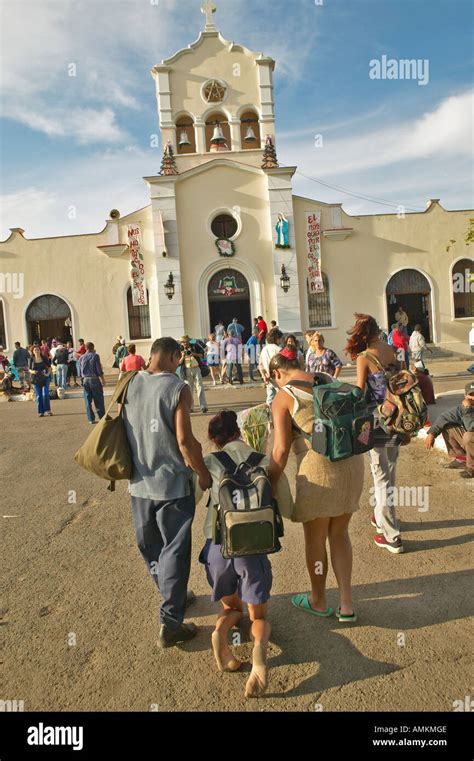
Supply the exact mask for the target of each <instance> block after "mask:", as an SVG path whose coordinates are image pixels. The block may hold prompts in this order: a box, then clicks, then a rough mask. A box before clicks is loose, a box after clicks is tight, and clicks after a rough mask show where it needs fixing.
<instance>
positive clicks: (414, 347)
mask: <svg viewBox="0 0 474 761" xmlns="http://www.w3.org/2000/svg"><path fill="white" fill-rule="evenodd" d="M409 349H410V354H411V355H412V359H413V362H423V354H424V353H425V351H429V353H430V354H433V352H432V350H431V349H430V347H429V346H427V345H426V341H425V338H424V336H423V334H422V332H421V325H415V329H414V331H413V333H412V334H411V336H410V343H409Z"/></svg>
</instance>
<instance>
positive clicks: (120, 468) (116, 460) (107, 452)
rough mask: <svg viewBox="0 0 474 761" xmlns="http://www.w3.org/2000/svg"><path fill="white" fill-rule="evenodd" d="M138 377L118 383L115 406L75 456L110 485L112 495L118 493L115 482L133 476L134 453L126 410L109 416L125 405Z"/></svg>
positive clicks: (86, 468) (78, 461)
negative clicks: (124, 413) (130, 386)
mask: <svg viewBox="0 0 474 761" xmlns="http://www.w3.org/2000/svg"><path fill="white" fill-rule="evenodd" d="M136 374H137V373H136V372H131V373H125V374H124V375H123V376H122V377H121V378H120V380H119V381H118V382H117V385H116V387H115V391H114V394H113V396H112V402H111V404H110V406H109V408H108V409H107V412H106V413H105V416H104V417H103V418H101V420H99V422H98V423H97V425H95V426H94V428H93V430H92V431H91V432H90V434H89V436H88V437H87V439H86V440H85V442H84V444H83V445H82V447H81V448H80V449H78V450H77V452H76V454H75V455H74V459H75V461H76V462H77V463H78V465H80V466H81V468H84V470H88V471H89V473H94V475H96V476H99V478H104V479H105V480H106V481H110V483H109V486H108V487H107V488H108V489H109V491H115V481H124V480H128V479H129V478H130V477H131V474H132V453H131V450H130V445H129V443H128V439H127V435H126V432H125V425H124V422H123V418H122V409H123V408H121V409H120V412H119V413H118V415H117V416H116V417H114V418H113V417H110V415H109V412H110V410H111V409H112V407H113V405H114V404H115V403H116V402H118V403H119V404H124V402H125V399H126V397H127V390H128V385H129V383H130V381H131V380H132V379H133V378H134V377H135V375H136Z"/></svg>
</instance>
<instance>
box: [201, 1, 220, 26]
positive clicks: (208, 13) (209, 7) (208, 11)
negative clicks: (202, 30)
mask: <svg viewBox="0 0 474 761" xmlns="http://www.w3.org/2000/svg"><path fill="white" fill-rule="evenodd" d="M216 10H217V8H216V6H215V4H214V3H213V2H212V0H206V2H205V3H203V4H202V6H201V13H203V14H204V16H205V17H206V30H207V31H209V30H210V29H215V28H216V27H215V25H214V20H213V18H212V16H213V14H214V13H215V12H216Z"/></svg>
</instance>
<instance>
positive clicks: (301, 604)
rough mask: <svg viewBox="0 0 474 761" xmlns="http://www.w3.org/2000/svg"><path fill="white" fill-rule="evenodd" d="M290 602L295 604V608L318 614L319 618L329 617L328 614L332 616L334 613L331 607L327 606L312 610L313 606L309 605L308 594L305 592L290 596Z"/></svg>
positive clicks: (314, 614)
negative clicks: (322, 608)
mask: <svg viewBox="0 0 474 761" xmlns="http://www.w3.org/2000/svg"><path fill="white" fill-rule="evenodd" d="M291 604H292V605H294V606H295V608H299V610H304V611H305V612H306V613H311V615H313V616H319V618H329V616H332V614H333V613H334V610H333V609H332V608H327V609H326V610H324V611H322V610H314V608H312V607H311V605H310V602H309V595H308V594H306V592H305V593H303V594H299V595H295V596H294V597H292V598H291Z"/></svg>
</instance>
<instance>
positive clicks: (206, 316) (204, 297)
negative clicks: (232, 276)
mask: <svg viewBox="0 0 474 761" xmlns="http://www.w3.org/2000/svg"><path fill="white" fill-rule="evenodd" d="M226 269H234V270H237V272H240V274H241V275H243V276H244V277H245V279H246V280H247V282H248V284H249V292H250V310H251V317H253V316H255V317H257V315H259V314H263V299H262V288H261V285H260V283H261V282H262V277H261V276H260V273H259V272H258V271H257V270H256V269H255V268H254V267H253V265H252V264H250V263H249V262H244V261H242V260H241V259H237V258H236V257H235V256H229V257H228V259H226V261H223V257H219V259H217V260H216V261H214V262H212V264H209V265H208V266H207V267H206V269H205V270H204V272H203V273H202V275H201V277H200V279H199V285H198V296H199V324H200V329H201V335H202V336H207V335H209V333H210V328H211V325H210V322H211V317H210V312H209V296H208V287H209V281H210V280H211V278H212V276H213V275H215V274H216V273H217V272H219V271H220V270H226Z"/></svg>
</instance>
